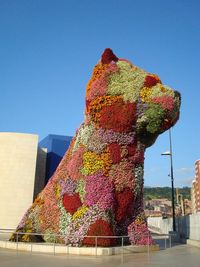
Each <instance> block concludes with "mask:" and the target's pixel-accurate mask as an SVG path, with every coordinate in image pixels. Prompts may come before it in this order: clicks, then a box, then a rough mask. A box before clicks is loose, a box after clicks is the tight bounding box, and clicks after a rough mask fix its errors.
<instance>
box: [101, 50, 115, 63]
mask: <svg viewBox="0 0 200 267" xmlns="http://www.w3.org/2000/svg"><path fill="white" fill-rule="evenodd" d="M111 61H114V62H117V61H118V57H116V56H115V54H114V53H113V51H112V50H111V49H110V48H106V49H105V50H104V52H103V54H102V56H101V63H102V64H109V63H110V62H111Z"/></svg>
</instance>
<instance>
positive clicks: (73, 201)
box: [62, 193, 82, 215]
mask: <svg viewBox="0 0 200 267" xmlns="http://www.w3.org/2000/svg"><path fill="white" fill-rule="evenodd" d="M62 202H63V206H64V208H65V209H66V211H67V212H69V213H70V214H71V215H73V214H74V213H75V212H76V211H77V209H78V208H79V207H80V206H81V205H82V203H81V200H80V197H79V194H78V193H75V194H74V195H72V196H69V195H68V194H64V196H63V199H62Z"/></svg>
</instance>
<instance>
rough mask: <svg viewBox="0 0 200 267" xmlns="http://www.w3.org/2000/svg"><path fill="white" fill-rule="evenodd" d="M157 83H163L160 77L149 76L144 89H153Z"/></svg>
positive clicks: (146, 78)
mask: <svg viewBox="0 0 200 267" xmlns="http://www.w3.org/2000/svg"><path fill="white" fill-rule="evenodd" d="M157 83H162V82H161V80H160V79H159V77H158V76H157V75H155V74H152V75H147V76H146V77H145V81H144V87H152V86H154V85H156V84H157Z"/></svg>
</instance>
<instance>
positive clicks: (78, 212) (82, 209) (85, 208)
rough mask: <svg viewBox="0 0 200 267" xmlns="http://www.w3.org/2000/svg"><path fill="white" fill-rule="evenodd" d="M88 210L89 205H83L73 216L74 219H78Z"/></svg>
mask: <svg viewBox="0 0 200 267" xmlns="http://www.w3.org/2000/svg"><path fill="white" fill-rule="evenodd" d="M87 211H88V207H86V206H82V207H81V208H80V209H78V210H77V211H76V212H75V213H74V214H73V216H72V220H73V221H75V220H78V219H80V218H81V217H83V215H84V214H85V213H86V212H87Z"/></svg>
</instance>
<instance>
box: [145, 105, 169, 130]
mask: <svg viewBox="0 0 200 267" xmlns="http://www.w3.org/2000/svg"><path fill="white" fill-rule="evenodd" d="M164 116H165V111H164V110H163V109H162V108H161V107H160V106H159V105H155V104H149V108H148V109H147V110H146V111H145V117H146V118H147V121H148V125H147V130H148V132H150V133H152V134H153V133H156V132H158V131H159V129H160V127H161V124H162V122H163V118H164Z"/></svg>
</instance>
